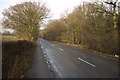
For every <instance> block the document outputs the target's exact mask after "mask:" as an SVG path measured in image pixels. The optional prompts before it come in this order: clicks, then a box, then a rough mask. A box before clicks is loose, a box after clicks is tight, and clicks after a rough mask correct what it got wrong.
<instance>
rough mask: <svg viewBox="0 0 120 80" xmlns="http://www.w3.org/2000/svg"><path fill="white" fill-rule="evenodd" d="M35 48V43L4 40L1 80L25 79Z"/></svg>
mask: <svg viewBox="0 0 120 80" xmlns="http://www.w3.org/2000/svg"><path fill="white" fill-rule="evenodd" d="M35 46H36V44H35V42H31V41H27V40H17V39H15V38H14V39H13V38H11V39H8V38H7V39H5V38H4V39H3V40H2V78H3V79H4V78H7V79H10V78H25V76H27V73H28V71H29V67H30V61H31V59H32V55H33V53H34V50H35Z"/></svg>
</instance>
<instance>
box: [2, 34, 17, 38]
mask: <svg viewBox="0 0 120 80" xmlns="http://www.w3.org/2000/svg"><path fill="white" fill-rule="evenodd" d="M0 37H2V38H12V39H16V36H11V35H2V36H0Z"/></svg>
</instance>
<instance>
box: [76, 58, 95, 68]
mask: <svg viewBox="0 0 120 80" xmlns="http://www.w3.org/2000/svg"><path fill="white" fill-rule="evenodd" d="M78 59H79V60H81V61H83V62H85V63H87V64H89V65H91V66H93V67H96V66H95V65H93V64H91V63H89V62H87V61H85V60H83V59H81V58H78Z"/></svg>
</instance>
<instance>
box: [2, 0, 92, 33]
mask: <svg viewBox="0 0 120 80" xmlns="http://www.w3.org/2000/svg"><path fill="white" fill-rule="evenodd" d="M24 1H36V2H37V1H40V0H0V22H1V20H2V18H3V15H2V12H3V10H4V9H7V8H9V7H10V6H12V5H15V4H16V3H21V2H24ZM42 1H43V2H46V5H47V7H48V8H50V10H51V15H52V19H59V18H60V16H61V13H63V12H64V10H65V9H68V10H69V11H72V10H73V9H74V7H76V6H77V5H79V4H81V3H83V1H87V2H89V1H91V0H42ZM1 30H2V28H1V26H0V31H1Z"/></svg>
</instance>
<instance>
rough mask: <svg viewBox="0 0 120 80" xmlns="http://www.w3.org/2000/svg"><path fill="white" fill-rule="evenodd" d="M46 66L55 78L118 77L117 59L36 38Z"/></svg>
mask: <svg viewBox="0 0 120 80" xmlns="http://www.w3.org/2000/svg"><path fill="white" fill-rule="evenodd" d="M38 41H39V44H40V45H41V48H42V51H43V55H44V57H45V59H46V61H48V62H47V63H48V67H49V68H51V70H53V73H54V76H55V77H56V78H118V61H117V60H114V59H112V58H109V57H105V56H102V55H98V54H95V53H91V52H88V51H84V50H81V49H79V48H76V47H72V46H66V45H62V44H58V43H55V42H51V41H47V40H44V39H42V38H38Z"/></svg>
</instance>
